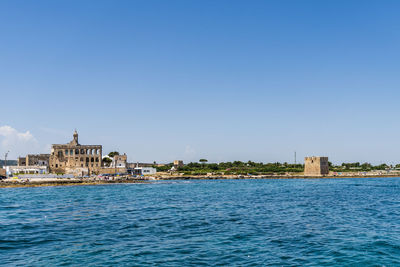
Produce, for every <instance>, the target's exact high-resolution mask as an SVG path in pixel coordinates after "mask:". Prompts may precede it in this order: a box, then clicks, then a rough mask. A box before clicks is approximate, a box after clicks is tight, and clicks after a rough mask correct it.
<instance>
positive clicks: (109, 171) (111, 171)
mask: <svg viewBox="0 0 400 267" xmlns="http://www.w3.org/2000/svg"><path fill="white" fill-rule="evenodd" d="M126 172H127V170H126V168H101V169H100V170H99V173H98V174H115V173H126Z"/></svg>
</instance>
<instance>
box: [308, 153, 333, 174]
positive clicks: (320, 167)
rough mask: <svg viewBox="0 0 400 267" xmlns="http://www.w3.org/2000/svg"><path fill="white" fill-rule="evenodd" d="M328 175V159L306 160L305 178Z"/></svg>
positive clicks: (311, 158) (313, 158)
mask: <svg viewBox="0 0 400 267" xmlns="http://www.w3.org/2000/svg"><path fill="white" fill-rule="evenodd" d="M328 174H329V162H328V157H306V158H305V159H304V176H323V175H328Z"/></svg>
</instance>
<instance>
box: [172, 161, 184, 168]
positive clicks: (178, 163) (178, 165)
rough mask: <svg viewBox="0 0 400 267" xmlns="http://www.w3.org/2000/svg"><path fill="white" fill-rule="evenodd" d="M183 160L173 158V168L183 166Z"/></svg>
mask: <svg viewBox="0 0 400 267" xmlns="http://www.w3.org/2000/svg"><path fill="white" fill-rule="evenodd" d="M183 165H184V164H183V160H174V167H175V168H179V167H183Z"/></svg>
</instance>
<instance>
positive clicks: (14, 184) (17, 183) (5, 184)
mask: <svg viewBox="0 0 400 267" xmlns="http://www.w3.org/2000/svg"><path fill="white" fill-rule="evenodd" d="M397 177H398V178H400V176H399V175H354V176H350V175H347V176H345V175H343V176H314V177H309V176H300V175H297V176H296V175H268V176H244V175H229V176H168V177H152V179H117V180H90V179H88V180H84V179H74V180H65V179H63V180H46V181H38V180H35V181H23V180H22V181H21V180H13V181H10V180H3V181H0V188H23V187H47V186H83V185H108V184H144V183H149V182H151V181H172V180H263V179H350V178H397Z"/></svg>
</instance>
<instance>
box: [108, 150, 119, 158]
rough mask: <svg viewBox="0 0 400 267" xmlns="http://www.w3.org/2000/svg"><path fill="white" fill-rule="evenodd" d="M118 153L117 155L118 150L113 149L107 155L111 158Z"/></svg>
mask: <svg viewBox="0 0 400 267" xmlns="http://www.w3.org/2000/svg"><path fill="white" fill-rule="evenodd" d="M118 155H119V152H118V151H113V152H110V153H108V156H109V157H110V158H113V157H114V156H118Z"/></svg>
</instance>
